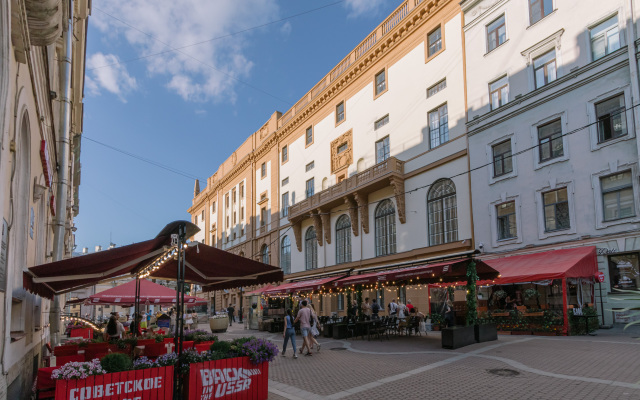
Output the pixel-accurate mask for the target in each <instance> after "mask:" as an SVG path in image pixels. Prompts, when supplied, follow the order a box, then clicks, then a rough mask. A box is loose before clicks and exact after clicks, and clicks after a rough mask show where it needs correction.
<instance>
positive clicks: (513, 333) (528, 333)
mask: <svg viewBox="0 0 640 400" xmlns="http://www.w3.org/2000/svg"><path fill="white" fill-rule="evenodd" d="M511 334H512V335H531V334H532V332H531V331H511Z"/></svg>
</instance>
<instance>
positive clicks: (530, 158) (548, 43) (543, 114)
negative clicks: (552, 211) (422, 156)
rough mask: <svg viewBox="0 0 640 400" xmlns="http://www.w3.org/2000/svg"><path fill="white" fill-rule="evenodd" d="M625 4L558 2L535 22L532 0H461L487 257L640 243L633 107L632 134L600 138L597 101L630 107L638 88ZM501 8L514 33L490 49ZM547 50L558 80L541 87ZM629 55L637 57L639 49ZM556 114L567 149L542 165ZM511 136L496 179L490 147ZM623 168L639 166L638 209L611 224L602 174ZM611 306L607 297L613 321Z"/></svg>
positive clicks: (479, 218) (477, 213)
mask: <svg viewBox="0 0 640 400" xmlns="http://www.w3.org/2000/svg"><path fill="white" fill-rule="evenodd" d="M628 3H629V2H628V1H609V2H598V1H591V0H587V1H563V2H560V1H557V2H555V1H554V9H555V10H554V11H553V12H552V13H551V14H550V15H548V16H546V17H545V18H543V19H542V20H540V21H538V22H537V23H535V24H533V25H530V23H529V10H528V7H527V2H518V1H475V2H474V1H466V2H463V3H462V8H463V12H464V15H465V27H464V32H465V44H466V62H467V65H474V66H475V68H469V69H467V85H468V90H467V96H468V101H469V103H468V107H469V110H468V115H469V122H468V123H467V128H468V132H469V155H470V162H471V168H472V169H473V172H472V174H471V186H472V192H473V195H474V196H473V215H474V223H475V227H476V229H475V233H474V234H475V238H476V243H478V244H482V247H483V250H484V252H485V253H486V254H487V256H488V257H491V256H495V255H507V254H515V253H523V252H534V251H542V250H549V249H554V248H561V247H575V246H584V245H595V246H597V247H598V248H602V249H609V250H599V251H600V252H603V251H604V252H609V251H610V252H612V253H614V254H616V253H618V254H619V253H624V252H628V251H632V250H634V249H636V247H637V245H636V242H637V241H636V236H637V230H638V228H639V227H640V225H639V222H640V219H639V218H640V191H639V189H640V188H639V186H640V184H639V182H638V143H637V127H638V120H637V119H636V118H635V115H637V114H636V113H635V112H634V111H627V112H626V115H625V117H624V121H625V123H626V125H627V130H628V133H627V134H626V135H625V136H622V137H620V138H618V139H613V140H609V141H606V142H603V143H601V144H599V143H598V140H597V132H598V129H599V128H598V127H597V123H596V115H595V106H594V104H595V103H597V102H599V101H602V100H605V99H608V98H610V97H612V96H615V95H618V94H621V95H623V96H624V99H625V105H626V108H629V107H630V106H631V105H632V104H633V102H632V100H631V99H632V98H634V94H633V93H638V91H637V88H638V81H637V75H636V76H635V77H633V75H632V73H631V70H630V63H629V61H630V52H629V49H628V48H627V43H629V42H633V36H629V35H630V34H631V32H630V31H629V30H628V29H629V28H630V27H628V26H627V20H628V19H629V18H630V12H629V10H628ZM501 15H504V16H505V21H506V38H507V40H506V41H505V42H504V43H503V44H502V45H500V46H499V47H498V48H496V49H494V50H493V51H491V52H489V53H487V38H486V35H487V34H486V32H487V26H488V24H490V23H492V22H493V21H495V20H496V19H497V18H499V17H500V16H501ZM613 15H618V26H619V31H620V33H619V36H618V37H619V39H620V41H621V46H620V49H619V50H615V51H612V52H611V54H608V55H606V56H604V57H602V58H599V59H597V60H594V57H593V55H592V51H591V42H590V29H591V28H593V27H594V26H596V25H597V24H598V23H600V22H602V21H604V20H606V19H608V18H609V17H611V16H613ZM630 37H631V38H632V39H631V40H630V39H629V38H630ZM549 50H555V52H556V60H557V79H556V80H555V81H553V82H550V83H549V84H547V85H545V86H543V87H541V88H538V89H535V86H534V82H535V81H534V72H533V71H534V65H535V64H534V60H535V58H536V57H538V56H539V55H541V54H543V53H545V52H546V51H549ZM514 54H515V55H517V56H514ZM631 54H632V57H631V63H635V62H636V60H635V49H633V50H632V51H631ZM631 66H632V67H633V64H631ZM502 76H507V77H508V82H509V97H508V102H507V103H506V104H504V105H502V106H500V107H499V108H497V109H494V110H491V106H490V102H489V85H490V83H491V82H492V81H494V80H496V79H498V78H500V77H502ZM558 118H559V119H560V121H561V129H562V133H563V134H565V135H566V136H564V137H563V138H562V145H563V155H562V156H560V157H557V158H554V159H552V160H550V161H547V162H541V161H540V154H539V151H540V150H539V148H538V147H537V146H538V143H539V142H538V130H537V128H538V127H539V126H541V125H543V124H545V123H547V122H549V121H553V120H555V119H558ZM505 140H511V145H512V154H513V155H514V156H513V158H512V160H513V172H512V173H509V174H505V175H503V176H499V177H496V176H495V175H496V174H495V171H496V170H495V169H494V166H493V165H492V160H493V153H492V149H493V147H492V146H494V145H495V144H498V143H501V142H503V141H505ZM626 170H629V171H631V172H632V184H633V197H634V201H633V208H634V213H633V214H634V215H633V216H630V217H627V218H620V219H616V220H615V221H605V219H604V215H603V209H602V208H603V197H602V194H601V189H600V178H601V177H604V176H607V175H611V174H615V173H617V172H622V171H626ZM563 187H566V189H567V193H568V211H569V217H570V219H569V222H570V223H569V225H570V226H569V227H568V228H567V229H561V230H556V231H550V230H547V229H546V226H545V216H544V209H543V208H544V205H543V200H542V195H543V194H544V193H545V192H549V191H552V190H555V189H560V188H563ZM509 201H515V206H516V214H515V215H516V220H517V233H516V235H515V237H513V238H510V239H503V240H500V239H499V237H498V220H497V210H496V206H498V205H500V204H504V203H505V202H509ZM598 260H599V264H600V266H599V267H600V269H601V271H602V272H604V273H605V275H606V282H605V284H603V287H604V286H606V288H607V289H608V290H606V291H607V292H611V289H610V285H609V283H610V279H611V277H610V276H609V267H608V262H607V255H600V256H599V257H598ZM607 297H608V296H607ZM607 297H605V299H604V301H607V300H608V298H607ZM622 303H624V304H625V305H631V304H632V303H629V302H626V301H623V302H622ZM622 303H621V304H620V307H623V305H622ZM635 305H636V306H637V304H635ZM611 308H612V305H611V304H608V305H607V304H605V316H606V317H607V320H608V322H611V321H612V313H611V312H610V311H609V310H610V309H611Z"/></svg>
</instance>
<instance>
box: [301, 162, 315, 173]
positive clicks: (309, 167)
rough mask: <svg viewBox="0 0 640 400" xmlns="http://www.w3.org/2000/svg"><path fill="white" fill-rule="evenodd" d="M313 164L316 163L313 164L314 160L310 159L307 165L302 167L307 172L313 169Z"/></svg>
mask: <svg viewBox="0 0 640 400" xmlns="http://www.w3.org/2000/svg"><path fill="white" fill-rule="evenodd" d="M315 165H316V164H315V162H314V161H311V162H310V163H309V164H307V165H306V166H305V167H304V169H305V171H306V172H309V171H311V170H312V169H313V167H315Z"/></svg>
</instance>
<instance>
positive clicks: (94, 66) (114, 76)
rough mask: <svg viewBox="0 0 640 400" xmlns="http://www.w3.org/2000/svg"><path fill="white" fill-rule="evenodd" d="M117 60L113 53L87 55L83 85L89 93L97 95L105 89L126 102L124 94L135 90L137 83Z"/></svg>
mask: <svg viewBox="0 0 640 400" xmlns="http://www.w3.org/2000/svg"><path fill="white" fill-rule="evenodd" d="M119 61H120V60H119V59H118V56H116V55H114V54H103V53H95V54H92V55H91V56H89V58H88V59H87V70H88V72H89V74H88V75H87V77H86V80H85V85H86V88H87V90H88V91H89V93H90V94H93V95H99V94H100V93H101V92H102V90H106V91H107V92H110V93H113V94H115V95H116V96H118V97H119V98H120V100H122V101H124V102H126V99H125V95H126V94H128V93H130V92H131V91H133V90H135V89H136V88H137V87H138V83H137V81H136V78H134V77H132V76H131V75H129V72H127V68H126V66H125V65H124V64H118V62H119Z"/></svg>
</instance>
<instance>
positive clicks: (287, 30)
mask: <svg viewBox="0 0 640 400" xmlns="http://www.w3.org/2000/svg"><path fill="white" fill-rule="evenodd" d="M291 29H292V26H291V22H289V21H287V22H285V23H284V24H282V27H281V28H280V32H281V33H282V34H283V35H289V34H290V33H291Z"/></svg>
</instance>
